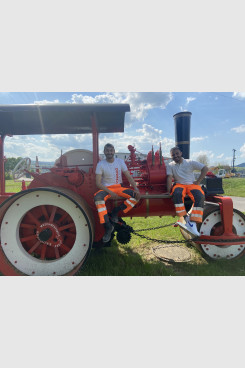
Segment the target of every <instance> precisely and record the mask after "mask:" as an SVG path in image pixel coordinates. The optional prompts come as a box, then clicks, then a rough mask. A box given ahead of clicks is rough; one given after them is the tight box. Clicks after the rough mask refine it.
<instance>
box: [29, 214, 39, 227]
mask: <svg viewBox="0 0 245 368" xmlns="http://www.w3.org/2000/svg"><path fill="white" fill-rule="evenodd" d="M27 216H28V217H29V218H30V220H31V221H33V222H34V223H35V224H36V225H37V226H39V225H40V222H39V221H38V219H37V218H36V217H35V216H34V215H33V214H32V213H31V211H29V212H28V213H27Z"/></svg>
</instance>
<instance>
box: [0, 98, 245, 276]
mask: <svg viewBox="0 0 245 368" xmlns="http://www.w3.org/2000/svg"><path fill="white" fill-rule="evenodd" d="M129 111H130V106H129V105H127V104H103V105H96V104H95V105H93V104H52V105H51V104H47V105H6V106H5V105H4V106H3V105H2V106H0V130H1V132H0V133H1V137H0V172H1V177H0V226H1V232H0V234H1V246H0V272H1V273H2V274H3V275H14V276H17V275H33V276H42V275H44V276H53V275H55V276H56V275H74V274H75V273H76V272H77V271H78V270H79V269H80V268H81V267H83V265H84V264H85V262H86V260H87V259H88V257H89V254H90V251H91V248H92V247H99V246H101V244H102V237H103V235H104V227H103V226H102V225H101V224H100V223H99V218H98V213H97V209H96V207H95V204H94V193H95V192H96V191H97V188H96V185H95V168H96V166H97V163H98V161H99V148H98V137H99V134H100V133H117V132H118V133H119V132H120V133H122V132H124V119H125V114H126V113H127V112H129ZM190 119H191V113H189V112H184V113H179V114H176V115H174V121H175V128H176V137H175V140H176V145H178V146H180V148H181V150H182V152H183V156H184V157H185V158H189V142H190V139H189V136H190ZM34 134H92V145H93V151H89V150H85V149H76V150H72V151H68V152H66V153H64V154H61V155H60V157H59V158H57V160H56V162H55V165H54V166H53V167H51V168H47V170H46V172H43V173H42V172H41V171H42V170H41V169H40V167H39V165H38V161H37V163H36V171H35V172H31V170H30V164H31V160H30V159H29V158H28V157H27V158H24V159H22V160H21V161H20V162H19V163H18V165H17V166H16V168H15V169H14V170H13V176H14V178H15V179H18V178H19V179H20V178H22V176H23V174H24V173H29V174H31V175H32V177H33V180H32V181H31V183H30V185H29V186H28V187H26V185H25V183H23V182H22V190H21V191H20V192H19V193H6V191H5V179H4V161H5V157H4V139H5V137H6V136H12V135H34ZM128 149H129V152H130V154H129V157H128V158H127V159H126V160H125V162H126V165H127V167H128V170H129V172H130V173H131V175H132V176H133V178H134V180H135V182H136V183H137V186H138V188H139V190H140V193H141V199H140V201H139V202H138V203H137V205H136V206H135V207H134V208H133V209H132V210H131V211H130V212H129V215H128V216H130V217H145V218H147V217H148V216H175V208H174V204H173V202H172V199H171V198H170V196H169V195H168V194H167V193H166V159H165V158H164V157H163V155H162V148H161V145H160V146H159V148H158V150H157V151H156V152H154V149H153V147H152V150H151V151H150V152H149V153H148V155H147V157H145V158H139V156H138V155H137V151H136V148H135V147H133V146H132V145H129V146H128ZM20 180H21V179H20ZM123 186H129V183H128V182H127V180H126V178H125V177H124V178H123ZM203 187H204V190H205V195H206V201H205V208H204V218H203V223H202V224H201V225H199V229H198V230H199V232H200V237H199V238H195V239H190V237H189V235H188V233H185V232H184V230H182V229H180V231H181V232H182V234H183V236H184V238H185V239H186V240H190V241H191V242H192V244H194V245H195V246H196V247H197V248H198V249H199V250H200V251H201V252H202V253H203V254H204V255H205V256H207V257H209V258H210V259H221V258H226V259H233V258H236V257H240V256H242V255H244V252H245V217H244V215H243V214H242V213H241V212H239V211H238V210H236V209H233V203H232V200H231V198H228V197H224V196H222V194H223V190H222V179H220V178H216V177H213V176H208V177H206V179H205V183H204V186H203ZM118 204H120V200H109V201H108V202H107V207H108V211H109V212H110V211H111V210H112V209H113V207H114V206H116V205H118ZM185 206H186V209H187V211H190V210H191V206H192V203H191V201H190V199H189V198H186V199H185ZM120 216H121V218H120V221H119V223H118V224H117V226H116V227H115V233H116V236H117V240H118V241H119V242H120V243H122V244H126V243H127V242H129V241H130V238H131V233H132V231H133V229H132V228H130V227H129V226H126V225H125V222H124V221H123V219H122V218H123V217H124V216H127V214H124V213H120ZM114 235H115V234H114V233H113V234H112V237H114Z"/></svg>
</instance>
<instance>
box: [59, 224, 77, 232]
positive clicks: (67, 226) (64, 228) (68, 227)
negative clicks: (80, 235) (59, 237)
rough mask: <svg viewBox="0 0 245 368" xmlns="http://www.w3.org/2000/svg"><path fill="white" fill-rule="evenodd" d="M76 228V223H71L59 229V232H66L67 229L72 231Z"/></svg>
mask: <svg viewBox="0 0 245 368" xmlns="http://www.w3.org/2000/svg"><path fill="white" fill-rule="evenodd" d="M74 226H75V224H74V222H71V223H70V224H68V225H64V226H61V227H59V231H63V230H66V229H71V228H72V227H74Z"/></svg>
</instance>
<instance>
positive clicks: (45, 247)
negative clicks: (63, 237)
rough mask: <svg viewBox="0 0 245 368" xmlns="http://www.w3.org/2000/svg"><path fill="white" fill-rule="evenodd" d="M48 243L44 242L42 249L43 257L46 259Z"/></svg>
mask: <svg viewBox="0 0 245 368" xmlns="http://www.w3.org/2000/svg"><path fill="white" fill-rule="evenodd" d="M46 249H47V244H43V246H42V250H41V259H42V260H44V258H45V254H46Z"/></svg>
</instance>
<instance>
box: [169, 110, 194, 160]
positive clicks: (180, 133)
mask: <svg viewBox="0 0 245 368" xmlns="http://www.w3.org/2000/svg"><path fill="white" fill-rule="evenodd" d="M191 115H192V114H191V112H189V111H184V112H179V113H177V114H175V115H174V116H173V117H174V125H175V145H176V146H178V147H179V148H180V150H181V151H182V153H183V157H184V158H187V159H188V158H190V130H191Z"/></svg>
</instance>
